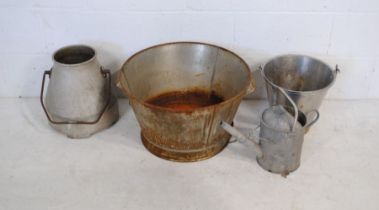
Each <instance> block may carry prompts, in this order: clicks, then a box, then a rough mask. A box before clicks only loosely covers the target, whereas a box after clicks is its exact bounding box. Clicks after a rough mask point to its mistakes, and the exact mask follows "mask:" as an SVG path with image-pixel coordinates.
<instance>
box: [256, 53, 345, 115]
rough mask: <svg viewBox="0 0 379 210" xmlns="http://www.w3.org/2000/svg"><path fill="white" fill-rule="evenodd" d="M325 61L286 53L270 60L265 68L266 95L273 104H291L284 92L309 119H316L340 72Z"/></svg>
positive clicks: (263, 71)
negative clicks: (282, 91)
mask: <svg viewBox="0 0 379 210" xmlns="http://www.w3.org/2000/svg"><path fill="white" fill-rule="evenodd" d="M338 71H339V70H338V68H337V66H336V68H335V70H333V69H332V68H331V67H330V66H329V65H327V64H325V63H324V62H322V61H320V60H318V59H316V58H312V57H309V56H304V55H283V56H279V57H276V58H273V59H271V60H270V61H268V62H267V63H266V64H265V66H264V67H263V69H262V71H261V72H262V76H263V78H264V79H265V81H266V88H267V97H268V101H269V103H270V104H271V105H283V106H291V104H290V103H289V102H288V100H287V99H286V98H285V96H284V95H283V94H281V92H280V91H279V88H283V89H284V90H285V92H286V93H287V94H288V95H289V96H290V97H291V98H292V100H293V101H294V102H295V103H296V105H297V107H298V108H299V110H300V111H302V112H304V113H305V114H306V115H307V118H308V119H315V118H316V117H317V116H318V115H315V114H314V113H315V110H318V109H319V107H320V105H321V102H322V100H323V98H324V96H325V95H326V93H327V91H328V89H329V88H330V87H331V86H332V85H333V83H334V81H335V79H336V74H337V72H338Z"/></svg>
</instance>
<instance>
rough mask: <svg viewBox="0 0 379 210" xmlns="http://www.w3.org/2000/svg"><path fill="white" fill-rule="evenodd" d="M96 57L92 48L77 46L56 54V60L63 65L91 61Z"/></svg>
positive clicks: (63, 49) (66, 48)
mask: <svg viewBox="0 0 379 210" xmlns="http://www.w3.org/2000/svg"><path fill="white" fill-rule="evenodd" d="M94 56H95V50H93V49H92V48H91V47H87V46H83V45H76V46H68V47H65V48H62V49H60V50H58V51H57V52H56V53H55V54H54V60H55V61H57V62H59V63H63V64H78V63H83V62H85V61H88V60H90V59H91V58H93V57H94Z"/></svg>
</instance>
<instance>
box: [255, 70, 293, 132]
mask: <svg viewBox="0 0 379 210" xmlns="http://www.w3.org/2000/svg"><path fill="white" fill-rule="evenodd" d="M258 69H259V71H260V72H261V74H262V77H263V78H265V76H264V73H263V68H262V66H261V65H259V67H258ZM265 80H266V82H268V83H270V85H271V86H272V87H275V88H277V89H279V91H280V92H281V93H282V94H283V95H284V96H285V97H286V98H287V100H288V101H289V102H290V103H291V105H292V107H293V109H294V112H295V116H294V121H293V123H292V127H291V131H293V129H294V128H295V125H296V121H297V118H298V116H299V111H298V108H297V105H296V103H295V102H294V101H293V100H292V98H291V97H290V96H289V95H288V94H287V92H286V91H285V90H284V89H283V88H281V87H279V86H277V85H275V84H273V83H272V82H271V81H270V80H268V79H265Z"/></svg>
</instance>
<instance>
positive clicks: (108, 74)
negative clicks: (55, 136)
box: [40, 67, 112, 125]
mask: <svg viewBox="0 0 379 210" xmlns="http://www.w3.org/2000/svg"><path fill="white" fill-rule="evenodd" d="M52 70H53V69H52V68H51V69H50V70H47V71H45V72H44V73H43V77H42V86H41V94H40V102H41V106H42V109H43V111H44V112H45V114H46V117H47V119H48V120H49V122H50V123H53V124H60V125H62V124H76V125H77V124H86V125H92V124H96V123H97V122H99V121H100V119H101V117H102V116H103V115H104V113H105V111H106V110H107V108H108V106H109V104H110V101H111V94H112V92H111V91H112V90H111V88H112V86H111V85H112V83H111V71H109V70H108V69H103V67H100V73H101V74H102V75H103V77H104V78H107V77H108V93H107V102H106V104H105V106H104V108H103V109H102V110H101V111H100V114H99V116H98V117H97V119H96V120H94V121H89V122H88V121H55V120H53V119H52V118H51V117H50V114H49V112H48V111H47V108H46V106H45V102H44V100H43V98H44V91H45V80H46V76H49V78H50V76H51V73H52Z"/></svg>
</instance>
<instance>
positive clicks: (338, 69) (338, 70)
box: [334, 64, 341, 75]
mask: <svg viewBox="0 0 379 210" xmlns="http://www.w3.org/2000/svg"><path fill="white" fill-rule="evenodd" d="M340 72H341V70H340V68H339V67H338V64H336V68H335V70H334V75H337V74H339V73H340Z"/></svg>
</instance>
